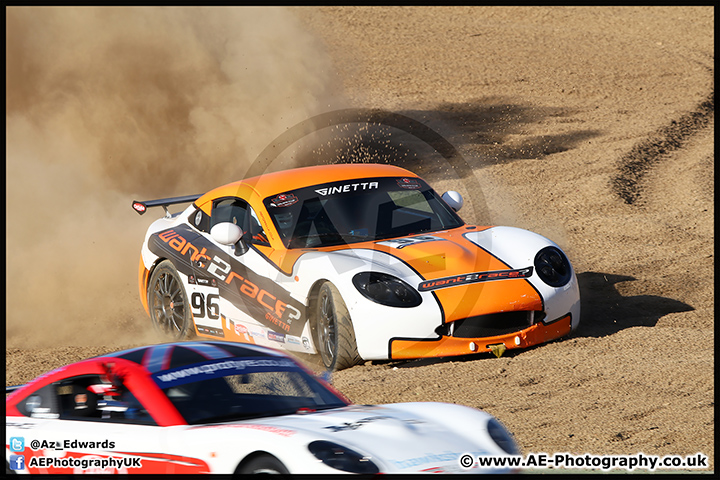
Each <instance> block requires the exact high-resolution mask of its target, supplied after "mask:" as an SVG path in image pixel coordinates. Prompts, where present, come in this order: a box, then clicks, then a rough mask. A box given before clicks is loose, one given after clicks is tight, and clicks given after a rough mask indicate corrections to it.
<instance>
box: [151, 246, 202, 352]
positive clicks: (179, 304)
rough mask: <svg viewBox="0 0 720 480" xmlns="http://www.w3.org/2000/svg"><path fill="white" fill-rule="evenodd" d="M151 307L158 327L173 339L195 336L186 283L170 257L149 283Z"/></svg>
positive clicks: (152, 317) (164, 261)
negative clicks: (184, 283) (181, 278)
mask: <svg viewBox="0 0 720 480" xmlns="http://www.w3.org/2000/svg"><path fill="white" fill-rule="evenodd" d="M148 308H149V309H150V318H151V319H152V323H153V326H154V327H155V330H156V331H157V332H159V333H161V334H162V335H164V336H166V337H169V338H171V339H172V340H186V339H189V338H192V337H194V336H195V328H194V324H193V319H192V312H191V311H190V303H189V302H188V297H187V293H186V292H185V287H184V286H183V284H182V281H181V280H180V275H179V274H178V272H177V269H175V266H174V265H173V264H172V262H171V261H170V260H163V261H162V262H160V263H159V264H158V266H157V267H155V270H153V273H152V275H151V276H150V283H149V284H148Z"/></svg>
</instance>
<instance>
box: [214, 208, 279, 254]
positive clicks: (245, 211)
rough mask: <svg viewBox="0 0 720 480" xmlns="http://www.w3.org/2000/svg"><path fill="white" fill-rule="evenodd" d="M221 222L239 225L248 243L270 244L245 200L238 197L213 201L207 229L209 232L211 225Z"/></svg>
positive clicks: (255, 215)
mask: <svg viewBox="0 0 720 480" xmlns="http://www.w3.org/2000/svg"><path fill="white" fill-rule="evenodd" d="M221 222H230V223H234V224H235V225H238V226H240V228H242V230H243V232H245V241H246V242H248V243H252V244H255V245H265V246H270V242H268V240H267V236H266V235H265V230H264V229H263V227H262V225H261V224H260V220H258V217H257V214H256V213H255V211H254V210H253V209H252V208H251V207H250V206H249V205H248V204H247V203H246V202H245V201H243V200H240V199H239V198H225V199H221V200H216V201H215V204H214V205H213V209H212V218H211V219H210V221H209V227H208V229H207V231H208V232H209V231H210V228H212V226H213V225H216V224H218V223H221Z"/></svg>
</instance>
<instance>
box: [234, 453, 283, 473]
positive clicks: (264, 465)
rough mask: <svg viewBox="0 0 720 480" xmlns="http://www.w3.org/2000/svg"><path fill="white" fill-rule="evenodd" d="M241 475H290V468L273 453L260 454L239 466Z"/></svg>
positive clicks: (238, 471)
mask: <svg viewBox="0 0 720 480" xmlns="http://www.w3.org/2000/svg"><path fill="white" fill-rule="evenodd" d="M236 473H239V474H240V475H247V474H263V473H264V474H270V475H288V474H289V473H290V472H288V469H287V468H285V465H283V464H282V462H281V461H280V460H278V459H277V458H275V457H273V456H272V455H258V456H256V457H254V458H251V459H250V460H248V461H247V462H245V463H244V464H243V465H241V466H240V468H238V470H237V472H236Z"/></svg>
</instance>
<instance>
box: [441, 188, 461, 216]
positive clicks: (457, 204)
mask: <svg viewBox="0 0 720 480" xmlns="http://www.w3.org/2000/svg"><path fill="white" fill-rule="evenodd" d="M442 199H443V200H445V203H447V204H448V205H450V208H452V209H453V210H455V211H456V212H458V211H460V209H461V208H462V206H463V204H464V200H463V198H462V195H460V193H459V192H456V191H455V190H449V191H447V192H445V193H443V194H442Z"/></svg>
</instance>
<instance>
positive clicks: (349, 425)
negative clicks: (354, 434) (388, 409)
mask: <svg viewBox="0 0 720 480" xmlns="http://www.w3.org/2000/svg"><path fill="white" fill-rule="evenodd" d="M392 418H393V417H388V416H387V415H377V416H375V417H367V418H361V419H360V420H358V421H357V422H344V423H341V424H340V425H329V426H327V427H323V428H327V429H328V430H332V431H333V432H342V431H345V430H357V429H358V428H360V427H362V426H363V425H365V424H366V423H370V422H375V421H377V420H392Z"/></svg>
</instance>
